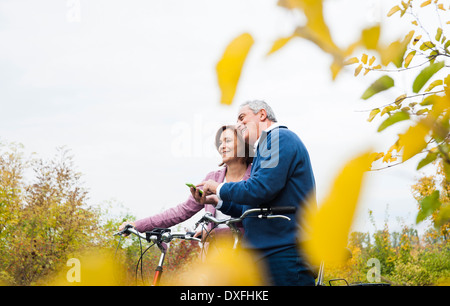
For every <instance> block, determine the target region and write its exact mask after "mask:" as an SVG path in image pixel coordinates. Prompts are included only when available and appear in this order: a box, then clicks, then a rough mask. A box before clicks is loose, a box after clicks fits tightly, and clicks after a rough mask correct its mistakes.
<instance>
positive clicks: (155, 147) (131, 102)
mask: <svg viewBox="0 0 450 306" xmlns="http://www.w3.org/2000/svg"><path fill="white" fill-rule="evenodd" d="M383 3H385V4H384V5H383V4H380V2H379V1H371V0H366V1H360V0H335V1H326V4H327V6H326V9H327V10H326V14H325V16H326V18H327V21H328V23H329V25H330V28H331V30H332V33H333V35H334V36H335V38H336V41H337V43H338V44H342V45H347V44H348V43H349V42H352V41H354V40H356V38H357V37H359V35H360V30H361V29H362V28H363V27H366V26H368V25H370V24H371V22H373V21H376V20H379V19H380V16H382V17H381V21H383V22H385V17H384V16H385V15H386V12H387V11H388V10H389V8H390V7H391V6H393V5H394V4H393V3H392V1H383ZM386 3H387V4H386ZM297 18H301V16H299V15H298V16H296V15H292V14H290V13H289V12H287V11H285V10H284V9H282V8H279V7H277V6H276V1H274V0H271V1H268V0H264V1H263V0H246V1H242V0H223V1H222V0H190V1H187V0H164V1H159V0H158V1H156V0H151V1H149V0H132V1H115V0H89V1H87V0H80V1H75V0H69V1H64V0H41V1H32V0H30V1H17V0H0V41H1V46H2V47H1V48H0V106H1V108H0V111H1V116H0V118H1V120H0V142H18V143H22V144H23V145H24V146H25V150H26V152H29V153H30V152H36V153H37V154H38V156H40V157H43V158H50V157H52V156H53V155H54V154H55V153H56V148H57V147H61V146H66V147H67V148H68V149H70V150H71V153H72V154H73V156H74V161H75V164H76V166H77V169H78V170H79V171H80V172H82V173H83V174H84V176H83V179H84V181H85V187H87V188H88V189H89V191H90V193H89V194H90V203H92V204H99V203H103V202H105V201H110V200H114V201H117V202H118V203H121V205H122V206H123V207H125V208H126V209H128V210H129V211H130V212H131V214H133V215H135V216H136V217H137V218H142V217H146V216H149V215H152V214H155V213H157V212H160V211H162V210H163V209H164V208H169V207H172V206H175V205H177V204H178V203H180V202H182V201H184V200H185V199H186V198H187V196H188V194H189V190H188V188H187V187H186V186H185V185H184V184H185V183H186V182H192V183H198V182H200V181H201V180H202V179H203V178H204V176H205V175H206V174H207V173H208V172H210V171H212V170H214V169H216V168H217V165H218V163H219V161H220V159H219V155H218V154H217V153H216V152H215V151H214V146H213V136H214V134H215V132H216V130H217V128H218V127H219V126H220V125H221V124H226V123H234V122H235V120H236V115H237V108H238V105H239V104H240V103H241V102H244V101H246V100H249V99H264V100H266V101H267V102H268V103H269V104H270V105H271V106H272V107H273V109H274V111H275V113H276V115H277V118H278V120H279V122H280V123H282V124H285V125H287V126H288V127H289V128H290V129H291V130H293V131H295V132H296V133H298V135H299V136H300V137H301V138H302V140H303V141H304V143H305V144H306V146H307V148H308V149H309V152H310V155H311V159H312V163H313V167H314V170H315V175H316V181H317V192H318V198H319V200H320V199H321V198H322V197H323V196H324V195H325V194H326V192H327V191H328V188H329V187H330V184H331V182H332V180H333V178H334V176H335V175H336V174H337V173H338V171H339V169H340V168H341V167H342V165H343V164H344V163H345V162H346V161H348V160H349V159H350V158H351V157H353V156H355V155H356V154H358V153H359V152H361V151H363V150H365V149H366V148H368V147H370V146H372V147H373V148H375V149H377V150H380V151H382V150H385V149H386V148H387V147H388V145H390V144H391V143H392V142H393V141H394V140H395V134H394V133H392V132H391V134H389V133H390V132H389V131H387V132H385V133H383V134H378V133H376V128H377V126H378V124H377V123H372V124H370V123H368V122H367V121H366V119H367V117H368V112H359V110H368V109H371V108H372V107H374V105H373V104H370V103H369V102H363V101H362V100H359V97H360V96H361V94H362V92H363V91H364V90H365V89H366V88H367V87H368V86H369V85H370V83H371V80H374V79H375V78H376V77H377V75H374V76H370V74H369V75H368V76H367V77H365V78H360V77H359V78H355V77H354V76H353V71H352V70H349V72H347V73H342V74H341V75H340V77H339V78H338V80H337V81H336V82H332V81H331V74H330V72H329V65H330V58H329V57H328V56H327V55H325V54H324V53H323V52H322V51H321V50H319V49H318V48H317V47H316V46H314V45H313V44H311V43H309V42H307V41H302V40H295V41H292V42H290V43H289V45H287V46H286V47H285V48H283V49H282V50H280V51H279V52H277V53H275V54H274V55H272V56H270V57H265V54H266V53H267V51H268V50H269V49H270V47H271V43H272V42H273V41H274V40H275V39H276V38H278V37H281V36H284V35H288V34H290V33H291V31H292V30H293V27H294V22H295V21H296V20H298V19H297ZM391 19H397V20H398V18H390V19H389V20H391ZM389 29H390V30H392V29H394V28H392V27H391V28H389ZM395 29H396V30H397V28H395ZM243 32H249V33H250V34H252V35H253V37H254V39H255V45H254V46H253V48H252V50H251V53H250V56H249V58H248V60H247V62H246V64H245V66H244V71H243V74H242V76H241V81H240V84H239V87H238V90H237V94H236V99H235V102H234V105H232V106H224V105H219V99H220V92H219V89H218V86H217V81H216V80H217V79H216V74H215V65H216V63H217V61H218V60H219V58H220V56H221V55H222V53H223V51H224V49H225V47H226V45H227V44H228V43H229V42H230V41H231V39H233V38H234V37H236V36H237V35H239V34H241V33H243ZM396 34H398V36H397V35H396ZM401 34H402V29H401V28H398V33H396V32H395V31H390V32H386V33H383V35H385V37H388V36H389V35H393V37H391V36H389V38H398V37H400V36H399V35H401ZM396 96H398V95H395V94H393V95H392V96H390V98H391V99H392V98H395V97H396ZM396 131H397V130H396ZM416 165H417V160H411V161H409V162H408V163H406V164H405V165H402V166H397V167H394V168H391V169H389V170H385V171H380V172H374V173H371V174H369V175H368V180H367V185H366V187H365V189H364V193H363V195H362V197H361V205H360V208H359V215H358V218H357V222H356V224H355V229H357V230H362V231H369V230H373V226H372V225H371V223H370V221H368V213H367V211H368V209H371V210H373V211H374V217H375V220H376V221H377V227H378V228H379V229H380V228H382V227H383V224H384V221H385V218H386V217H389V221H390V228H391V229H393V230H398V229H399V226H401V222H399V221H398V220H397V219H398V218H402V219H403V220H404V223H406V224H408V225H410V224H412V223H413V222H414V220H415V216H416V212H417V211H416V203H415V201H414V199H413V197H412V195H411V192H410V186H411V184H413V183H414V179H415V178H416V177H417V173H416V171H415V170H414V169H415V166H416ZM348 188H352V186H348ZM386 209H387V214H388V215H386ZM194 221H195V219H194ZM194 221H191V222H190V223H189V222H188V223H187V224H191V223H193V222H194Z"/></svg>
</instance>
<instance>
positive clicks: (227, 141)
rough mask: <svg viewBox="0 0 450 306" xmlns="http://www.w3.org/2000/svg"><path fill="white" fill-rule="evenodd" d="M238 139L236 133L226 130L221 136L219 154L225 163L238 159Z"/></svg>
mask: <svg viewBox="0 0 450 306" xmlns="http://www.w3.org/2000/svg"><path fill="white" fill-rule="evenodd" d="M236 152H237V139H236V136H235V135H234V131H232V130H230V129H226V130H225V131H223V132H222V135H220V140H219V153H220V156H222V161H223V162H224V163H227V162H230V161H232V160H234V159H237V154H236Z"/></svg>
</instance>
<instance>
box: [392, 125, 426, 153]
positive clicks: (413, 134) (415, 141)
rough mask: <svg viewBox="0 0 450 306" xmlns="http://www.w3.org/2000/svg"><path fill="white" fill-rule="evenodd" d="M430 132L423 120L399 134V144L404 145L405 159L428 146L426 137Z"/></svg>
mask: <svg viewBox="0 0 450 306" xmlns="http://www.w3.org/2000/svg"><path fill="white" fill-rule="evenodd" d="M429 132H430V128H429V127H428V126H427V125H425V124H424V123H422V122H418V123H417V124H416V125H414V126H411V127H410V128H409V129H408V130H407V131H406V132H405V133H403V134H400V135H399V139H398V140H399V145H400V146H401V147H403V161H406V160H408V159H410V158H411V157H413V156H414V155H416V154H418V153H420V152H421V151H422V150H423V149H425V148H426V146H427V142H426V140H425V137H426V136H427V135H428V133H429Z"/></svg>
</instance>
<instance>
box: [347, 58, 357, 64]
mask: <svg viewBox="0 0 450 306" xmlns="http://www.w3.org/2000/svg"><path fill="white" fill-rule="evenodd" d="M357 63H359V59H358V58H357V57H352V58H349V59H348V60H346V61H345V62H344V65H353V64H357Z"/></svg>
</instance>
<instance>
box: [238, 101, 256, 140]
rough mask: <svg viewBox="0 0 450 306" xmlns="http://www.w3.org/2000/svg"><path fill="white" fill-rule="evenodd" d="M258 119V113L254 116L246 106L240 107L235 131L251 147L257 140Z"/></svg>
mask: <svg viewBox="0 0 450 306" xmlns="http://www.w3.org/2000/svg"><path fill="white" fill-rule="evenodd" d="M260 118H261V116H260V112H258V113H256V114H254V113H253V111H252V110H251V109H250V107H248V106H247V105H246V106H244V107H242V108H241V109H240V111H239V113H238V119H237V129H238V131H239V132H241V134H242V137H243V138H244V139H245V141H246V142H247V143H248V144H250V145H253V144H254V143H255V142H256V140H257V139H258V136H259V130H260V129H259V124H260V123H261V120H260Z"/></svg>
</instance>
